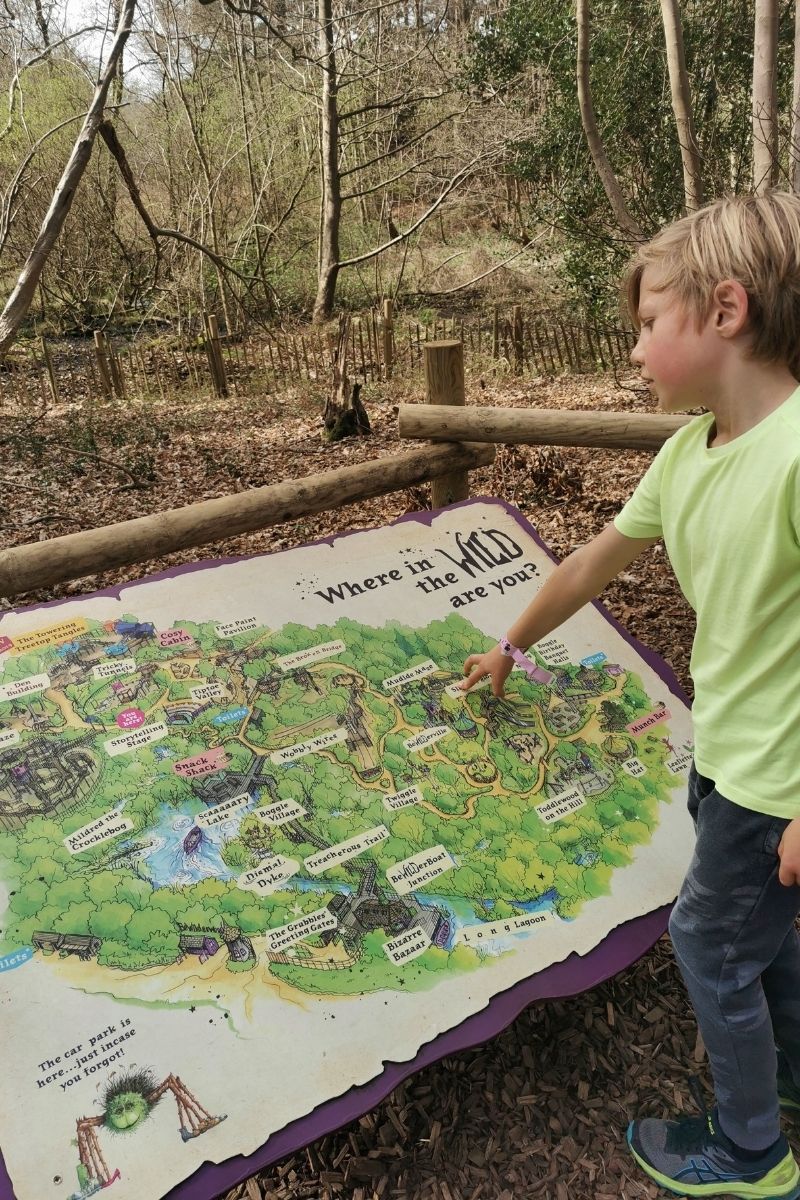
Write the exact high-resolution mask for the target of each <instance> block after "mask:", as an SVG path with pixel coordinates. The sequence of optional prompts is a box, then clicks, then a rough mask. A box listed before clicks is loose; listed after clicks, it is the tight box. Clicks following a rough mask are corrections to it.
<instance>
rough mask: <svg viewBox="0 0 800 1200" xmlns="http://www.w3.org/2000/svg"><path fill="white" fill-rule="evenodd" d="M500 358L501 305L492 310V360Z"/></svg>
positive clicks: (496, 305)
mask: <svg viewBox="0 0 800 1200" xmlns="http://www.w3.org/2000/svg"><path fill="white" fill-rule="evenodd" d="M499 357H500V305H499V304H495V306H494V308H493V309H492V358H494V359H497V358H499Z"/></svg>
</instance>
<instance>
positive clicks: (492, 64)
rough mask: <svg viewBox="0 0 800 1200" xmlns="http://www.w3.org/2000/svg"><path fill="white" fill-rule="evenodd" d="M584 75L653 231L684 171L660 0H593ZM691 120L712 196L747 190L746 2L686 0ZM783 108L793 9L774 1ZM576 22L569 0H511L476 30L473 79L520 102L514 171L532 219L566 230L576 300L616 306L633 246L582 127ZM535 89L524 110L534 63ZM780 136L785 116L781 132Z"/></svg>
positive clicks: (565, 254)
mask: <svg viewBox="0 0 800 1200" xmlns="http://www.w3.org/2000/svg"><path fill="white" fill-rule="evenodd" d="M591 12H592V17H591V21H592V24H591V39H590V43H591V49H590V60H591V85H592V94H593V100H594V107H595V110H596V115H597V121H598V125H599V128H600V133H601V136H602V138H603V142H604V146H605V150H606V153H607V155H608V158H609V160H610V162H611V164H612V167H613V169H614V171H615V174H616V175H617V178H618V179H619V181H620V184H621V186H622V190H623V194H624V195H625V197H626V201H627V203H628V205H629V208H630V210H631V212H632V214H633V216H634V217H635V219H636V220H637V221H638V223H639V225H640V226H641V228H642V229H643V230H644V231H645V233H646V234H647V235H652V234H653V233H655V231H656V230H657V229H658V228H659V226H661V225H662V224H663V223H665V222H667V221H670V220H673V219H675V218H676V217H679V216H681V215H682V211H683V179H682V168H681V159H680V150H679V145H678V139H677V135H676V128H675V119H674V116H673V113H672V108H671V105H670V84H669V78H668V71H667V62H666V50H665V44H664V30H663V26H662V21H661V12H660V7H659V4H658V3H657V0H597V2H596V3H594V4H592V6H591ZM681 13H682V19H683V35H684V43H685V51H686V61H687V69H688V74H689V78H690V80H691V85H692V103H693V108H694V118H695V127H696V130H697V136H698V140H699V147H700V153H701V156H702V161H703V177H704V186H705V191H706V195H707V197H708V198H713V197H715V196H718V195H721V194H722V193H725V192H729V191H739V190H746V189H747V188H748V187H749V178H750V170H751V158H750V155H751V150H750V146H751V130H750V85H751V77H752V67H753V64H752V51H753V13H754V6H753V0H745V3H744V4H743V3H742V2H741V0H689V2H688V3H685V4H682V5H681ZM781 21H782V28H781V35H780V47H781V49H780V55H779V64H778V85H779V92H780V97H781V108H782V111H783V112H784V113H787V112H788V111H789V109H790V107H791V106H790V103H789V101H790V95H789V92H790V82H791V66H792V45H793V38H792V28H791V12H790V7H789V6H787V5H784V6H782V16H781ZM576 58H577V29H576V22H575V16H574V5H572V4H567V3H566V2H565V0H558V2H556V3H553V2H552V0H510V3H509V5H508V6H507V8H505V9H504V10H503V11H502V12H501V13H500V14H499V15H498V16H496V17H491V18H490V19H489V20H487V22H486V23H485V25H484V27H483V28H482V29H481V30H480V31H479V32H478V33H477V34H475V35H474V37H473V43H472V56H471V60H470V62H469V65H468V68H467V77H468V81H469V83H470V84H471V85H472V86H478V87H482V88H485V87H487V86H488V85H490V84H491V85H493V86H495V87H498V88H500V89H502V90H504V91H507V92H508V93H509V96H510V97H511V98H512V102H513V103H516V104H517V106H518V107H521V108H523V109H526V110H527V115H528V116H529V117H530V126H531V129H532V133H531V135H530V137H529V138H528V140H527V141H525V142H524V143H522V144H518V145H517V146H516V162H515V165H514V170H515V171H516V172H517V173H518V174H519V175H520V177H521V178H523V179H524V180H526V181H527V182H528V183H529V184H531V185H532V188H533V195H534V196H535V200H534V205H533V212H532V214H531V216H532V217H533V219H534V220H538V221H541V222H543V223H545V224H546V225H553V226H555V227H556V228H558V229H559V230H560V231H561V232H562V234H563V238H562V242H561V253H560V270H561V273H562V275H563V277H564V278H565V280H566V281H567V283H568V285H569V288H570V290H571V292H572V294H573V296H574V297H575V299H576V300H577V301H578V302H579V303H580V304H581V305H583V306H585V307H587V308H588V309H590V310H593V311H595V312H598V313H601V314H605V315H608V314H614V313H615V312H616V311H617V307H618V300H617V291H616V283H617V280H618V279H619V276H620V273H621V271H622V268H623V267H624V264H625V262H626V259H627V257H628V254H629V247H628V244H627V243H626V242H625V240H624V239H623V238H622V237H621V236H620V234H619V231H618V229H617V227H616V223H615V221H614V218H613V215H612V213H611V209H610V205H609V203H608V200H607V198H606V195H605V192H604V191H603V188H602V185H601V183H600V179H599V176H598V173H597V170H596V169H595V167H594V164H593V162H592V159H591V156H590V154H589V150H588V147H587V143H586V138H585V135H584V133H583V129H582V125H581V119H580V112H579V108H578V98H577V89H576V84H575V71H576ZM532 70H533V71H534V72H536V73H537V74H538V77H539V79H540V80H541V85H542V91H541V101H540V103H539V104H538V105H537V107H536V110H535V111H534V112H531V111H530V101H529V80H530V74H531V71H532ZM782 133H783V140H784V145H785V143H786V141H787V139H788V126H784V129H783V131H782Z"/></svg>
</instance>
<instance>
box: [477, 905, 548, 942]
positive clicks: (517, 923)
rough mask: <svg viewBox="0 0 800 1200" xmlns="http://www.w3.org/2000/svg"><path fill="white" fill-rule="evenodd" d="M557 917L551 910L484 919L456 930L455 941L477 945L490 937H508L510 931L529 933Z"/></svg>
mask: <svg viewBox="0 0 800 1200" xmlns="http://www.w3.org/2000/svg"><path fill="white" fill-rule="evenodd" d="M557 920H558V917H557V916H556V915H555V913H552V912H537V913H528V914H527V915H526V916H524V917H509V918H508V920H505V921H484V922H483V923H482V924H480V925H467V926H466V928H464V929H460V930H459V931H458V937H457V939H456V940H457V941H459V942H462V943H463V945H465V946H477V945H479V944H480V943H481V942H488V941H490V940H491V939H492V938H498V937H508V936H509V935H510V934H512V933H529V932H530V931H531V930H533V929H539V928H540V927H541V926H542V925H551V924H552V923H553V922H554V921H557Z"/></svg>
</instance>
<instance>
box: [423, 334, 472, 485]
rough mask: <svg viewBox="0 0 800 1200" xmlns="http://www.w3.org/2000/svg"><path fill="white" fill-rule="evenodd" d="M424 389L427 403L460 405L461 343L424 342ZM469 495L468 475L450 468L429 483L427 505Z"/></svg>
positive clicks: (461, 403)
mask: <svg viewBox="0 0 800 1200" xmlns="http://www.w3.org/2000/svg"><path fill="white" fill-rule="evenodd" d="M425 390H426V400H427V402H428V404H456V405H462V406H463V404H464V346H463V344H462V343H461V342H457V341H439V342H426V344H425ZM468 496H469V475H468V473H467V472H466V471H463V470H462V471H453V473H452V474H450V475H443V476H442V477H441V479H434V480H433V481H432V482H431V508H444V506H445V505H447V504H454V503H455V502H456V501H457V500H466V499H467V497H468Z"/></svg>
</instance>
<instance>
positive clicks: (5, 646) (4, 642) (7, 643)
mask: <svg viewBox="0 0 800 1200" xmlns="http://www.w3.org/2000/svg"><path fill="white" fill-rule="evenodd" d="M13 645H14V643H13V642H12V640H11V638H10V637H0V654H4V653H5V652H6V650H10V649H11V647H12V646H13Z"/></svg>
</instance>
